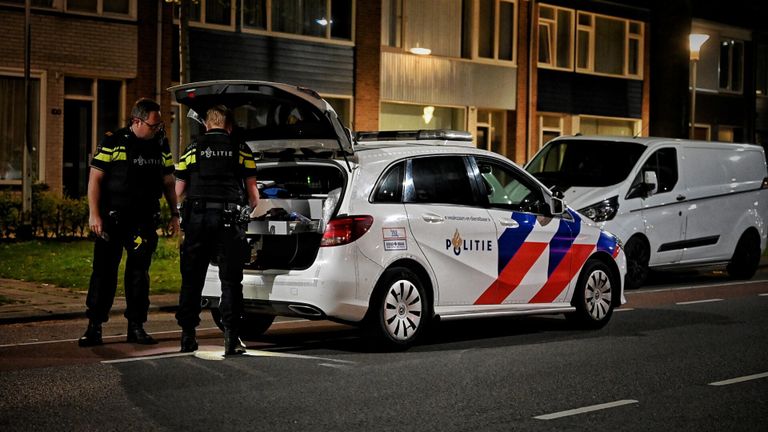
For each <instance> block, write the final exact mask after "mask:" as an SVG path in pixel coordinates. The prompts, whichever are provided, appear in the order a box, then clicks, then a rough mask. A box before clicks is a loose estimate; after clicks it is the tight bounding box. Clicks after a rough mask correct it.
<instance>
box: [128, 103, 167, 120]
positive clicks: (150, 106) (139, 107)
mask: <svg viewBox="0 0 768 432" xmlns="http://www.w3.org/2000/svg"><path fill="white" fill-rule="evenodd" d="M152 111H157V112H158V113H159V112H160V104H158V103H157V102H155V101H154V100H152V99H149V98H141V99H139V100H137V101H136V103H135V104H133V109H131V117H133V118H139V119H142V120H146V119H148V118H149V113H151V112H152Z"/></svg>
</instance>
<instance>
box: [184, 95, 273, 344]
mask: <svg viewBox="0 0 768 432" xmlns="http://www.w3.org/2000/svg"><path fill="white" fill-rule="evenodd" d="M232 126H233V118H232V112H231V111H230V110H229V109H228V108H227V107H225V106H223V105H217V106H214V107H213V108H210V109H209V110H208V112H207V113H206V117H205V127H206V129H207V131H206V133H205V134H204V135H203V136H202V137H201V138H200V139H199V140H198V141H197V142H195V143H192V144H191V145H190V146H189V147H188V148H187V151H186V152H185V153H184V155H183V156H182V157H181V160H180V161H179V165H178V170H177V181H176V194H177V195H178V196H179V197H183V196H184V195H186V198H183V199H184V215H183V218H182V221H183V229H184V241H183V243H182V245H181V279H182V281H181V293H180V295H179V310H178V312H177V313H176V320H177V321H178V323H179V326H180V327H181V329H182V334H181V351H182V352H192V351H195V350H197V339H196V337H195V328H196V327H197V326H198V325H199V324H200V309H201V307H200V299H201V294H202V290H203V284H204V282H205V274H206V272H207V270H208V263H209V262H210V261H211V259H212V258H214V259H216V260H217V261H218V265H219V278H220V280H221V300H220V303H219V310H220V311H221V320H222V323H223V326H224V352H225V354H226V355H233V354H242V353H244V352H245V348H244V347H243V346H242V345H241V343H240V339H239V338H238V326H239V320H240V315H241V314H242V309H243V306H242V303H243V285H242V280H243V266H244V263H245V254H246V252H247V249H246V247H247V244H246V240H245V226H244V225H241V224H239V223H237V221H235V220H234V218H235V216H236V215H237V214H238V213H239V212H241V211H242V209H243V207H244V206H245V204H246V201H245V198H246V196H247V199H248V203H249V204H250V206H251V207H256V205H257V204H258V201H259V193H258V189H257V185H256V162H255V161H254V158H253V153H252V152H251V150H250V149H249V148H248V146H247V145H246V144H245V143H239V142H233V141H232V140H231V138H230V133H231V131H232ZM246 211H247V209H246Z"/></svg>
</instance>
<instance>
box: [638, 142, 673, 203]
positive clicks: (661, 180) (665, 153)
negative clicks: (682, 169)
mask: <svg viewBox="0 0 768 432" xmlns="http://www.w3.org/2000/svg"><path fill="white" fill-rule="evenodd" d="M646 171H653V172H655V173H656V178H657V181H658V186H657V191H656V193H657V194H658V193H664V192H669V191H671V190H672V189H674V188H675V185H677V179H678V175H677V149H674V148H662V149H659V150H656V152H654V153H653V154H652V155H651V156H650V157H649V158H648V160H647V161H645V163H644V164H643V168H642V169H641V170H640V172H639V173H638V177H637V178H636V179H635V181H634V183H639V182H640V181H642V178H643V177H642V176H643V173H644V172H646Z"/></svg>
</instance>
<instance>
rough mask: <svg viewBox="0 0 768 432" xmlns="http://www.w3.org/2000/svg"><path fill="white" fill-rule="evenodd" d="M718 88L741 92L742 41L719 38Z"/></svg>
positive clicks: (742, 67) (742, 73)
mask: <svg viewBox="0 0 768 432" xmlns="http://www.w3.org/2000/svg"><path fill="white" fill-rule="evenodd" d="M719 70H720V84H719V85H720V90H725V91H728V92H734V93H741V90H742V80H743V75H744V42H743V41H740V40H734V39H727V38H723V39H721V40H720V69H719Z"/></svg>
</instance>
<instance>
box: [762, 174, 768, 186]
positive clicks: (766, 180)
mask: <svg viewBox="0 0 768 432" xmlns="http://www.w3.org/2000/svg"><path fill="white" fill-rule="evenodd" d="M761 187H762V188H763V189H768V177H766V178H764V179H763V184H762V186H761Z"/></svg>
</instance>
